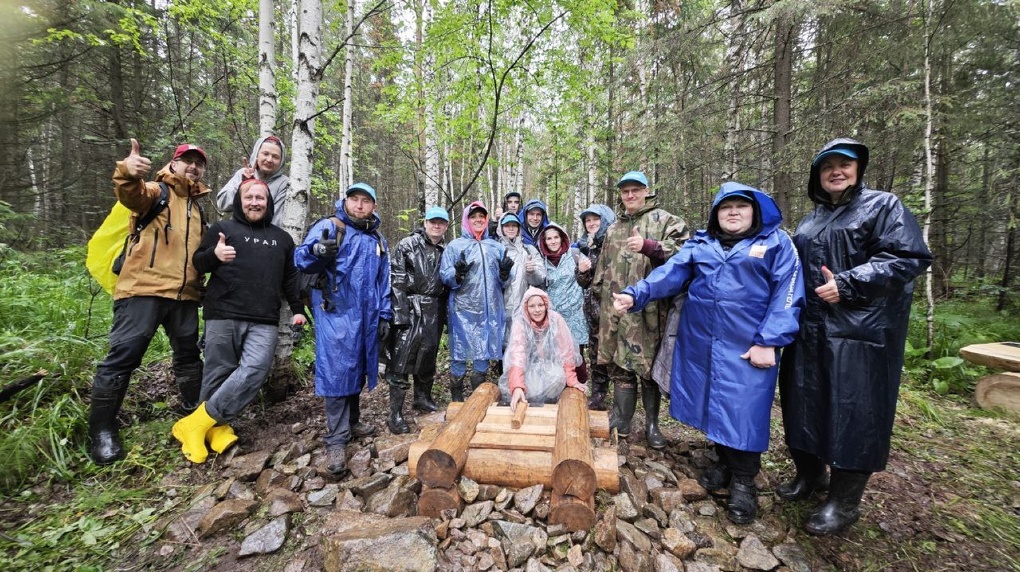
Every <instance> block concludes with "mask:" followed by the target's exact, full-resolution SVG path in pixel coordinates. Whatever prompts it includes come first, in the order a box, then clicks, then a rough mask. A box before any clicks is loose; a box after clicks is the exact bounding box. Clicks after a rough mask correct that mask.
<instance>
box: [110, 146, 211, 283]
mask: <svg viewBox="0 0 1020 572" xmlns="http://www.w3.org/2000/svg"><path fill="white" fill-rule="evenodd" d="M159 181H163V182H165V183H166V184H167V186H168V187H169V190H170V200H169V204H168V205H167V208H165V209H164V210H163V212H161V213H159V216H157V217H156V218H155V219H154V220H153V221H152V222H151V223H149V226H147V227H145V229H143V230H142V232H141V236H139V237H138V239H137V240H136V241H133V242H132V243H131V244H128V248H127V253H126V255H125V257H124V267H123V269H122V270H121V272H120V278H118V279H117V289H116V290H115V291H114V295H113V298H114V299H115V300H121V299H123V298H130V297H133V296H158V297H160V298H171V299H173V300H195V301H198V300H200V299H201V296H202V294H201V288H202V277H201V276H200V275H199V274H198V271H197V270H195V266H194V264H192V263H191V256H192V255H193V254H194V253H195V250H197V249H198V244H199V242H201V240H202V233H203V232H205V229H204V227H203V223H202V215H201V213H200V211H199V209H198V204H196V201H197V199H198V198H199V197H201V196H203V195H205V194H207V193H208V192H209V188H208V187H206V186H205V185H203V184H202V183H194V182H192V181H190V180H189V179H185V178H183V177H179V176H177V175H176V174H174V173H173V172H171V171H170V164H169V163H168V164H167V165H166V166H165V167H163V168H162V169H160V170H159V172H158V173H156V182H145V181H144V180H142V179H137V178H133V177H131V176H129V175H128V174H127V171H126V170H125V168H124V162H123V161H118V162H117V166H116V168H115V169H114V171H113V189H114V192H115V193H116V195H117V200H119V201H120V203H121V204H122V205H124V206H125V207H127V208H128V209H130V210H131V211H132V212H134V217H132V220H131V225H132V227H134V224H135V218H136V217H138V216H141V215H143V214H145V213H146V212H148V211H149V208H150V207H151V206H152V205H153V204H154V203H155V202H156V201H157V200H158V199H159V194H160V189H159Z"/></svg>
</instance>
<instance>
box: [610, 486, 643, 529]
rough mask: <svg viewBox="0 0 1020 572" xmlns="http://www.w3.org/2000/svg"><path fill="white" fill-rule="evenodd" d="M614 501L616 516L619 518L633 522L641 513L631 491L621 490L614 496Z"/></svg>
mask: <svg viewBox="0 0 1020 572" xmlns="http://www.w3.org/2000/svg"><path fill="white" fill-rule="evenodd" d="M613 502H614V504H615V505H616V518H618V519H621V520H626V521H630V522H633V521H634V519H636V518H637V517H638V514H640V513H638V508H637V506H635V504H634V499H633V498H631V496H630V493H627V492H621V493H620V494H618V495H616V496H615V497H613Z"/></svg>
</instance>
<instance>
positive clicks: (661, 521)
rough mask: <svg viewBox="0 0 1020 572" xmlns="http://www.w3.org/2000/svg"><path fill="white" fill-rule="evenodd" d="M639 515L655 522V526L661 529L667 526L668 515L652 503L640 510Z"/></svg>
mask: <svg viewBox="0 0 1020 572" xmlns="http://www.w3.org/2000/svg"><path fill="white" fill-rule="evenodd" d="M641 514H643V515H645V516H647V517H648V518H651V519H653V520H655V522H656V524H658V525H659V526H662V527H666V526H669V515H668V514H666V511H664V510H662V509H661V508H659V506H658V505H656V504H654V503H648V504H646V505H645V506H644V508H642V509H641Z"/></svg>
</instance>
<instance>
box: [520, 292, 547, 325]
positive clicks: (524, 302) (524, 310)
mask: <svg viewBox="0 0 1020 572" xmlns="http://www.w3.org/2000/svg"><path fill="white" fill-rule="evenodd" d="M535 296H538V297H539V298H541V299H543V300H545V322H542V323H541V324H539V323H536V322H535V321H534V320H532V319H531V314H529V313H528V300H530V299H532V298H534V297H535ZM552 310H553V307H552V302H551V301H550V300H549V294H547V293H546V291H545V290H542V289H541V288H537V287H535V286H530V287H529V288H528V289H527V290H526V291H525V292H524V298H523V299H521V313H522V314H524V319H525V320H527V321H528V323H529V324H531V326H532V327H534V328H537V327H540V326H544V325H545V324H546V323H548V322H549V312H551V311H552Z"/></svg>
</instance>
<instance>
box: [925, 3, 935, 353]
mask: <svg viewBox="0 0 1020 572" xmlns="http://www.w3.org/2000/svg"><path fill="white" fill-rule="evenodd" d="M933 13H934V9H933V8H932V2H928V5H927V10H926V12H925V14H924V116H925V121H924V228H923V229H922V235H923V237H924V243H925V244H928V237H929V235H930V233H931V222H932V187H933V185H934V170H935V163H934V161H933V157H932V140H931V138H932V130H933V124H934V122H935V118H934V117H933V116H932V98H931V34H930V32H929V30H930V26H931V17H932V14H933ZM933 266H934V265H932V266H929V267H928V270H927V271H926V272H925V280H924V294H925V301H926V304H927V314H926V320H927V346H928V351H927V352H926V353H925V355H926V356H927V357H928V359H931V358H932V357H933V356H932V350H933V348H934V347H935V296H934V293H933V290H932V288H933V284H932V277H933V275H934V274H933V270H932V267H933Z"/></svg>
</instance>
